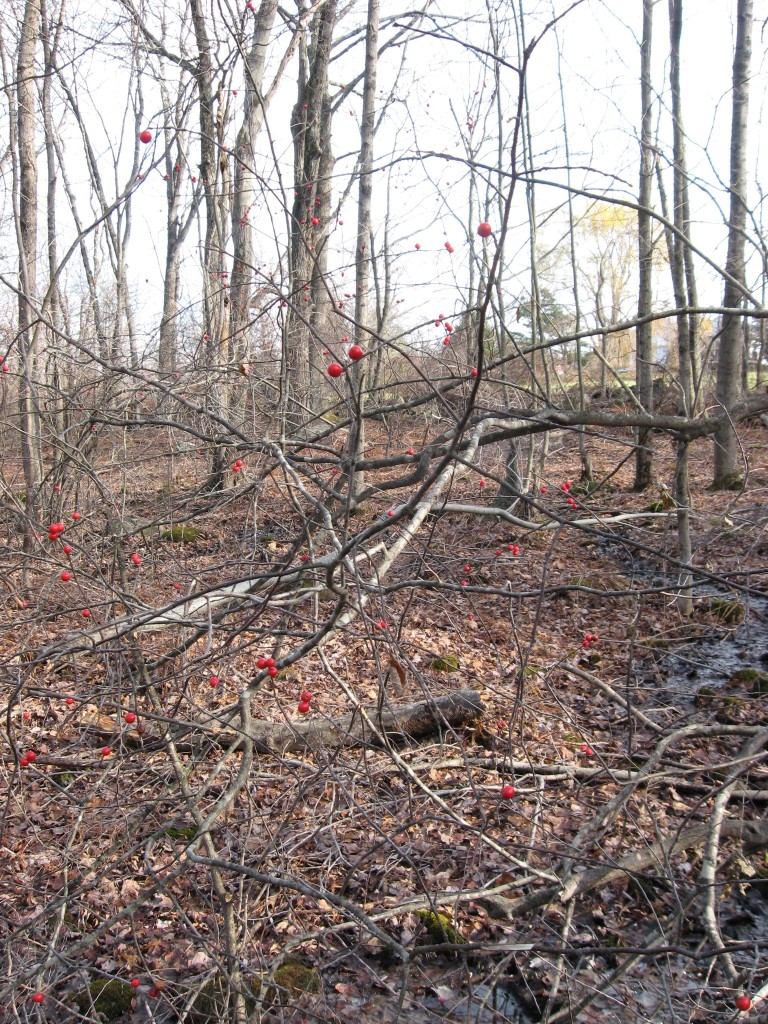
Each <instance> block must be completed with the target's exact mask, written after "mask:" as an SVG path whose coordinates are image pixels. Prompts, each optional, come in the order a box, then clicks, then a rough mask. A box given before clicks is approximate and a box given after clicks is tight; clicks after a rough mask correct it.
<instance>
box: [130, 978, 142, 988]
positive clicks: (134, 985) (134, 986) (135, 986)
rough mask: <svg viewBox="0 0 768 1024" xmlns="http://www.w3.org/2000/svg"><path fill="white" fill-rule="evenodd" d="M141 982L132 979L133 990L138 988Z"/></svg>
mask: <svg viewBox="0 0 768 1024" xmlns="http://www.w3.org/2000/svg"><path fill="white" fill-rule="evenodd" d="M140 984H141V982H140V981H139V979H138V978H131V988H138V987H139V985H140Z"/></svg>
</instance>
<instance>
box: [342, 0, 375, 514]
mask: <svg viewBox="0 0 768 1024" xmlns="http://www.w3.org/2000/svg"><path fill="white" fill-rule="evenodd" d="M378 45H379V0H368V27H367V31H366V34H365V80H364V84H363V114H362V122H361V124H360V187H359V192H358V200H357V249H356V252H355V285H356V290H355V322H356V324H357V330H356V332H355V340H356V341H357V343H358V344H359V345H360V346H361V347H362V348H363V350H366V349H367V348H369V347H370V341H371V338H370V335H369V334H367V332H366V328H367V327H368V326H369V295H368V289H369V269H370V260H371V249H370V237H371V200H372V196H373V139H374V134H375V128H376V116H375V114H376V112H375V107H374V104H375V100H376V71H377V65H378ZM367 363H368V360H366V359H362V360H360V362H358V363H357V364H356V365H355V366H354V368H353V369H352V371H351V372H350V384H351V387H352V389H353V392H354V395H355V400H356V408H355V420H354V424H353V426H352V429H351V430H350V440H349V452H350V456H351V458H352V462H353V469H352V472H351V474H350V493H351V495H352V497H353V498H354V496H355V495H357V494H359V493H360V491H361V490H362V487H363V485H364V480H363V474H362V473H361V472H360V471H359V470H356V469H354V463H355V462H357V460H359V459H362V458H364V455H365V420H364V419H363V413H364V407H365V389H366V377H367Z"/></svg>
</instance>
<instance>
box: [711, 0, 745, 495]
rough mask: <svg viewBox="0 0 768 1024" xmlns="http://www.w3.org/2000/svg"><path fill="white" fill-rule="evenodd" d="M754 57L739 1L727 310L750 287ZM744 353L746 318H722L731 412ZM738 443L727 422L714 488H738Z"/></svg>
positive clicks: (719, 439) (721, 354)
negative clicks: (747, 245) (747, 243)
mask: <svg viewBox="0 0 768 1024" xmlns="http://www.w3.org/2000/svg"><path fill="white" fill-rule="evenodd" d="M751 55H752V0H738V3H737V13H736V46H735V49H734V55H733V111H732V120H731V183H730V192H731V203H730V216H729V219H728V256H727V259H726V263H725V269H726V270H727V271H728V273H729V275H730V277H731V278H733V280H734V282H735V283H731V280H727V281H726V283H725V294H724V297H723V305H724V306H725V307H726V308H733V307H735V306H740V305H741V303H742V296H741V292H740V291H739V289H738V287H737V285H738V284H741V285H744V284H745V261H744V235H745V229H746V221H747V112H748V106H749V67H750V60H751ZM742 354H743V347H742V332H741V317H739V316H728V315H727V314H726V315H724V316H723V323H722V327H721V330H720V347H719V350H718V358H717V386H716V390H715V393H716V396H717V400H718V402H719V403H720V405H721V406H722V407H723V408H724V409H725V410H729V409H730V408H731V407H732V406H733V405H734V404H735V403H736V402H737V401H738V399H739V397H740V392H741V359H742V357H743V356H742ZM737 458H738V439H737V437H736V430H735V428H734V426H733V424H732V423H731V422H730V421H729V420H728V419H727V418H726V419H724V421H723V425H722V426H721V427H720V428H719V429H718V431H717V433H716V434H715V458H714V480H713V484H714V486H715V487H718V488H731V487H738V486H739V484H740V473H739V471H738V469H737Z"/></svg>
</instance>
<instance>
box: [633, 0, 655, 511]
mask: <svg viewBox="0 0 768 1024" xmlns="http://www.w3.org/2000/svg"><path fill="white" fill-rule="evenodd" d="M652 40H653V0H643V38H642V42H641V44H640V106H641V122H640V189H639V196H638V199H639V207H640V208H639V210H638V212H637V244H638V296H637V316H638V319H641V320H642V318H643V317H647V316H648V315H649V314H650V312H651V309H652V306H653V223H652V220H651V213H650V206H651V198H652V194H653V160H654V156H653V88H652V82H651V48H652ZM635 380H636V389H637V397H638V400H639V401H640V404H641V405H642V406H643V408H644V409H645V411H646V412H648V413H652V412H653V324H652V323H651V322H650V321H649V322H648V323H639V324H638V325H637V328H636V329H635ZM652 437H653V435H652V433H651V431H650V430H638V432H637V448H636V449H635V485H634V486H635V490H636V491H643V490H645V488H646V487H648V485H649V484H650V482H651V474H652V472H653V451H652V449H651V443H652V441H651V439H652Z"/></svg>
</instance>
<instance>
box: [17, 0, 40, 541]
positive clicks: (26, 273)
mask: <svg viewBox="0 0 768 1024" xmlns="http://www.w3.org/2000/svg"><path fill="white" fill-rule="evenodd" d="M40 23H41V7H40V0H27V3H26V5H25V7H24V18H23V20H22V25H21V36H20V38H19V56H18V62H17V77H16V81H17V86H16V102H17V110H16V116H17V123H16V128H17V133H18V134H17V138H18V245H19V285H20V288H19V355H20V359H21V367H20V370H21V372H20V374H19V413H20V421H21V459H22V464H23V467H24V483H25V486H26V492H27V512H28V514H29V515H28V518H27V520H26V522H27V526H26V530H25V536H24V544H25V548H28V547H30V546H31V545H32V543H33V539H34V538H33V534H32V529H33V526H32V520H33V519H34V518H35V514H36V513H35V509H36V507H37V494H38V490H39V487H40V481H41V479H42V475H43V467H42V451H41V443H40V415H39V409H38V398H37V391H36V389H37V380H36V375H37V363H38V357H39V352H38V332H37V331H36V330H35V328H34V319H35V316H36V314H35V302H36V298H37V185H38V175H37V143H36V139H35V112H36V106H37V90H36V88H35V50H36V47H37V39H38V36H39V34H40Z"/></svg>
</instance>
